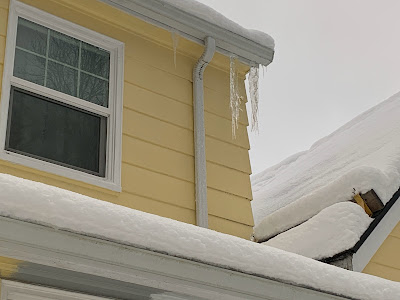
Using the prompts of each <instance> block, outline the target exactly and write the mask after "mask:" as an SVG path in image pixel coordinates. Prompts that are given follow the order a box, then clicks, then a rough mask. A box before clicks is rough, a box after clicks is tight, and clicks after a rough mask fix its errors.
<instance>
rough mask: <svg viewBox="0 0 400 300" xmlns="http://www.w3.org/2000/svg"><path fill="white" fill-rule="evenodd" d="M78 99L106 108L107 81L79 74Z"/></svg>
mask: <svg viewBox="0 0 400 300" xmlns="http://www.w3.org/2000/svg"><path fill="white" fill-rule="evenodd" d="M79 98H81V99H84V100H87V101H90V102H92V103H95V104H98V105H101V106H105V107H107V106H108V81H105V80H103V79H99V78H97V77H94V76H92V75H88V74H85V73H81V81H80V87H79Z"/></svg>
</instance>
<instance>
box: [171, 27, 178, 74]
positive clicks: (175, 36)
mask: <svg viewBox="0 0 400 300" xmlns="http://www.w3.org/2000/svg"><path fill="white" fill-rule="evenodd" d="M171 37H172V49H173V50H174V66H175V69H176V49H177V48H178V42H179V34H178V33H176V32H175V31H172V32H171Z"/></svg>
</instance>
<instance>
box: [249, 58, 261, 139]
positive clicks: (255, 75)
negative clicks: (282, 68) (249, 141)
mask: <svg viewBox="0 0 400 300" xmlns="http://www.w3.org/2000/svg"><path fill="white" fill-rule="evenodd" d="M263 70H264V69H263ZM259 73H260V72H259V66H258V65H257V66H253V67H251V68H250V73H249V94H250V103H251V131H255V132H258V101H259V93H258V80H259V77H260V76H259Z"/></svg>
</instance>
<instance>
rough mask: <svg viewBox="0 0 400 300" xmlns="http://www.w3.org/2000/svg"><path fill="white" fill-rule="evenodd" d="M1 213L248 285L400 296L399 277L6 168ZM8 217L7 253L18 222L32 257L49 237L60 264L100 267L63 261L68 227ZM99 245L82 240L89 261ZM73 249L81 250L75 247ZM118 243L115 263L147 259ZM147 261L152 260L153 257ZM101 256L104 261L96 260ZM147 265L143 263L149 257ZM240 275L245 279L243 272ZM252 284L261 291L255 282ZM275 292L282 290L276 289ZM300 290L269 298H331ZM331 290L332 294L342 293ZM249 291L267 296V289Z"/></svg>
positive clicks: (384, 299)
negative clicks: (230, 275)
mask: <svg viewBox="0 0 400 300" xmlns="http://www.w3.org/2000/svg"><path fill="white" fill-rule="evenodd" d="M0 216H2V217H5V218H7V219H10V218H11V219H14V220H19V221H24V222H30V223H35V224H38V225H42V226H34V225H33V224H31V226H32V230H33V229H34V228H38V231H41V230H40V228H43V229H44V228H48V227H51V228H53V229H57V230H55V231H54V232H53V233H52V234H53V235H54V234H57V232H59V233H62V232H65V231H67V232H71V233H74V234H79V235H80V236H86V237H92V238H99V239H102V240H107V241H110V242H113V243H117V244H120V245H125V246H130V247H135V249H136V248H138V249H145V250H149V251H150V252H151V253H163V254H165V257H164V258H166V257H170V258H172V257H175V258H179V259H183V261H188V260H189V261H192V262H193V261H195V262H198V263H199V264H200V265H199V266H201V265H202V267H201V268H200V269H202V270H206V269H208V268H206V267H204V265H209V266H214V267H217V268H219V270H223V269H225V270H234V271H237V272H240V273H243V274H244V275H246V274H247V275H250V276H253V277H252V278H253V280H251V281H250V282H248V283H247V284H246V286H247V287H251V286H252V284H255V283H256V282H258V279H257V278H261V279H263V280H264V279H265V280H266V279H268V280H270V281H275V282H280V285H281V286H286V289H287V288H289V287H290V289H295V288H296V287H297V288H299V287H305V288H306V289H304V290H303V292H306V291H309V290H317V291H320V292H322V294H324V295H327V294H330V295H342V297H345V298H350V299H365V300H376V299H379V300H391V299H400V284H398V283H394V282H392V281H389V280H385V279H382V278H376V277H374V276H370V275H366V274H361V273H355V272H351V271H347V270H343V269H340V268H337V267H334V266H331V265H326V264H323V263H320V262H317V261H315V260H312V259H309V258H306V257H302V256H300V255H296V254H293V253H288V252H285V251H282V250H279V249H275V248H272V247H268V246H265V245H260V244H257V243H253V242H250V241H246V240H243V239H241V238H238V237H234V236H230V235H226V234H222V233H219V232H215V231H212V230H208V229H204V228H201V227H197V226H193V225H190V224H185V223H181V222H178V221H175V220H171V219H167V218H162V217H160V216H156V215H151V214H148V213H144V212H140V211H137V210H134V209H130V208H127V207H123V206H119V205H115V204H112V203H108V202H104V201H100V200H98V199H93V198H90V197H87V196H83V195H80V194H77V193H74V192H71V191H67V190H63V189H60V188H57V187H53V186H48V185H45V184H42V183H39V182H33V181H29V180H25V179H22V178H18V177H14V176H11V175H7V174H0ZM3 221H4V222H3ZM6 223H7V224H9V225H7V226H9V227H7V226H6ZM11 223H12V222H11ZM11 223H10V222H9V221H7V220H5V219H4V218H1V217H0V241H1V242H0V254H1V255H5V251H6V249H4V247H6V246H7V242H5V239H7V240H8V241H11V240H13V239H15V238H16V237H17V230H14V229H13V228H14V227H16V226H20V225H21V226H22V227H24V228H22V229H21V230H20V232H21V235H20V238H21V239H22V240H24V242H25V243H27V242H28V243H36V244H38V245H36V247H26V253H28V255H32V257H33V258H34V257H36V256H35V254H32V251H36V250H35V249H38V251H42V250H41V249H43V247H44V244H48V245H49V247H50V248H51V247H56V248H57V249H53V250H54V251H53V252H54V253H53V256H54V255H55V256H56V258H57V261H56V262H55V263H56V264H57V263H60V264H62V263H64V265H65V266H67V267H68V268H72V267H73V266H76V267H82V268H84V270H83V271H84V272H88V270H93V272H99V270H98V269H96V270H95V269H91V268H87V267H86V266H83V265H82V264H81V265H80V264H79V262H75V264H71V263H68V262H63V257H64V256H63V255H62V252H63V251H64V249H66V248H69V249H71V247H72V246H73V245H72V244H70V243H69V242H68V240H65V238H66V237H65V235H63V237H59V240H58V241H57V240H55V239H52V238H49V237H47V238H43V239H37V238H36V237H35V236H34V234H33V233H32V234H31V233H29V232H28V231H29V230H30V229H29V228H30V227H29V226H23V225H22V224H20V223H18V222H17V223H15V222H14V223H13V224H11ZM18 224H19V225H18ZM7 228H8V229H7ZM27 230H28V231H27ZM38 234H39V233H38ZM83 240H84V239H82V238H81V239H80V242H81V243H82V242H83ZM14 244H15V245H16V246H15V247H19V249H21V247H22V246H18V245H21V241H19V242H18V243H17V242H15V243H14ZM42 244H43V245H42ZM39 245H40V246H39ZM98 247H100V246H99V244H98V243H92V246H91V247H89V248H88V247H86V246H85V247H83V249H82V250H84V251H86V252H88V253H89V254H88V256H86V254H85V260H86V261H87V259H88V257H89V258H90V257H91V256H93V257H94V260H96V257H98V256H99V255H100V256H101V255H102V253H103V252H102V250H101V249H99V248H98ZM92 248H94V249H97V250H95V251H93V250H94V249H92ZM2 249H3V250H4V251H3V250H2ZM60 251H61V252H60ZM71 251H76V249H75V250H73V249H72V250H71ZM121 251H122V250H121ZM121 251H120V250H118V251H114V250H113V251H110V253H111V256H112V257H113V258H112V259H114V260H115V259H117V260H119V262H118V263H115V262H114V263H113V265H115V266H117V267H118V266H121V265H124V264H130V263H138V264H142V262H143V261H142V260H141V258H140V257H143V256H140V255H139V256H138V257H137V258H136V259H135V260H131V259H129V257H128V256H129V255H130V254H129V253H132V252H131V251H130V250H129V251H128V250H123V251H122V252H124V251H125V252H124V253H125V254H124V253H122V252H121ZM7 253H9V254H10V255H14V256H15V255H17V252H16V251H15V249H10V248H9V252H7ZM57 253H58V254H57ZM58 255H61V256H58ZM14 256H12V257H14ZM43 257H44V259H45V260H46V257H47V255H46V254H43ZM99 258H100V257H99ZM17 259H23V257H22V256H19V257H18V258H17ZM77 259H78V260H79V261H80V262H83V260H82V259H81V258H79V257H78V258H77ZM149 261H150V262H151V260H150V259H149ZM51 262H54V259H53V258H51V257H49V258H48V261H45V262H42V263H51ZM166 263H167V261H166V259H164V260H161V262H157V263H156V264H155V265H153V267H154V268H158V267H162V265H165V264H166ZM96 264H97V265H98V266H99V262H97V263H96ZM143 267H146V265H144V266H143ZM149 267H151V266H147V268H149ZM178 267H179V263H176V264H174V265H171V264H169V265H168V266H167V268H166V270H164V271H165V272H167V271H168V272H173V269H174V268H178ZM118 268H119V267H118ZM150 269H151V268H150ZM103 271H104V270H103ZM150 271H151V270H149V272H150ZM211 273H212V272H211ZM99 274H104V273H99ZM113 274H114V273H113ZM182 274H183V275H182ZM190 274H192V275H193V273H191V272H190V273H185V272H182V273H180V276H181V277H182V276H189V275H190ZM192 275H190V276H192ZM193 276H195V274H194V275H193ZM133 277H135V278H137V277H138V276H134V274H132V273H129V274H125V278H126V280H128V278H133ZM139 277H140V276H139ZM242 277H243V278H242V279H243V280H245V278H246V276H242ZM121 278H124V277H121ZM125 278H124V279H123V280H125ZM204 278H205V279H209V280H211V282H214V283H216V284H221V285H224V284H230V283H229V280H230V279H227V280H226V281H225V280H222V279H221V278H220V277H216V275H215V274H214V276H211V277H203V279H204ZM220 279H221V280H220ZM147 282H149V283H147ZM144 283H147V284H150V281H144ZM248 284H250V285H248ZM210 285H213V283H210V284H208V286H210ZM288 285H289V286H288ZM243 288H246V287H243ZM290 289H289V290H290ZM253 291H254V292H256V291H257V288H255V289H254V290H253ZM263 292H265V293H266V294H264V296H265V295H267V297H269V296H268V293H269V292H268V291H266V290H265V288H264V289H263ZM286 292H288V291H286ZM277 295H281V294H279V293H278V294H277ZM295 296H296V295H294V296H293V297H292V298H289V297H286V298H282V297H281V296H279V297H278V296H276V297H269V298H270V299H327V298H323V297H319V298H318V297H315V298H313V297H309V298H306V297H298V298H295ZM330 297H331V298H329V299H337V298H335V297H332V296H330ZM244 298H245V299H265V297H258V298H257V297H247V298H246V297H244ZM208 299H217V298H215V297H214V298H212V297H211V298H208ZM218 299H229V298H218ZM230 299H234V298H230ZM339 299H341V298H339Z"/></svg>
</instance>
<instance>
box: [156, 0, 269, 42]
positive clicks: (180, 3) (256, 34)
mask: <svg viewBox="0 0 400 300" xmlns="http://www.w3.org/2000/svg"><path fill="white" fill-rule="evenodd" d="M159 1H160V2H164V3H166V4H169V5H171V6H173V7H175V8H177V9H180V10H182V11H184V12H185V13H187V14H191V15H193V16H195V17H197V18H199V19H202V20H204V21H207V22H209V23H211V24H214V25H216V26H219V27H221V28H223V29H225V30H229V31H231V32H233V33H235V34H238V35H241V36H243V37H245V38H247V39H249V40H252V41H253V42H256V43H258V44H260V45H262V46H265V47H268V48H271V49H274V47H275V42H274V39H273V38H272V37H271V36H270V35H268V34H266V33H264V32H261V31H258V30H253V29H246V28H243V27H242V26H240V25H239V24H237V23H235V22H233V21H232V20H229V19H228V18H227V17H225V16H224V15H222V14H220V13H219V12H217V11H215V10H214V9H212V8H210V7H208V6H207V5H205V4H203V3H200V2H197V1H195V0H159Z"/></svg>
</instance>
